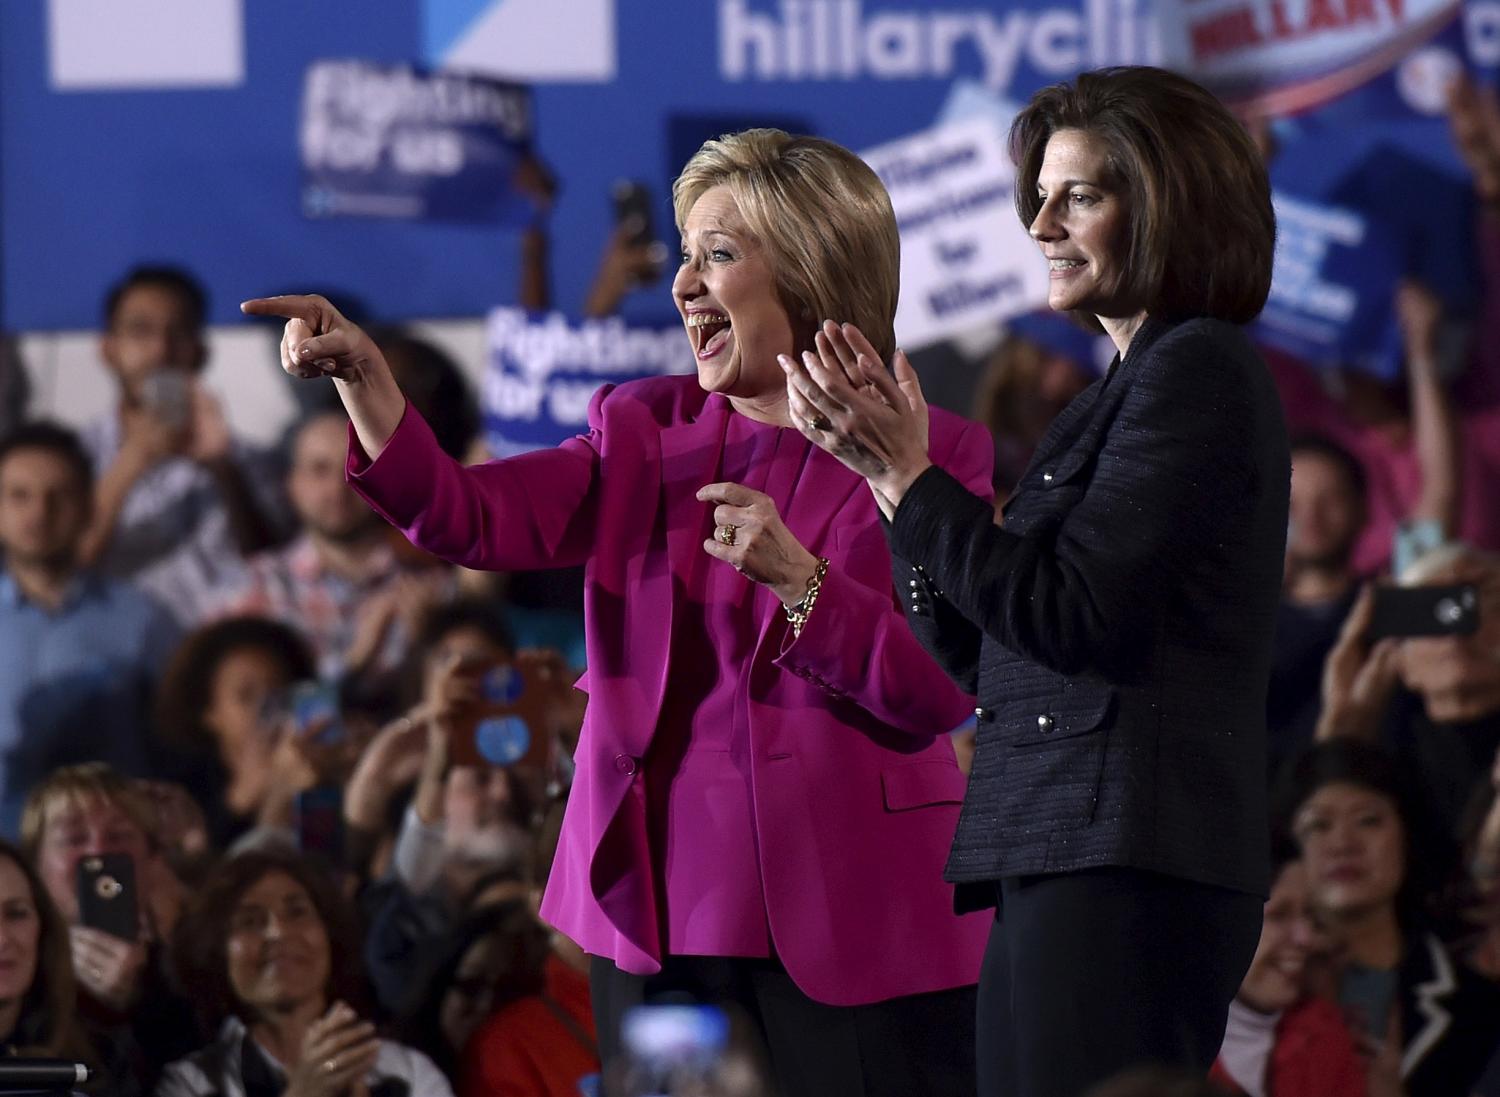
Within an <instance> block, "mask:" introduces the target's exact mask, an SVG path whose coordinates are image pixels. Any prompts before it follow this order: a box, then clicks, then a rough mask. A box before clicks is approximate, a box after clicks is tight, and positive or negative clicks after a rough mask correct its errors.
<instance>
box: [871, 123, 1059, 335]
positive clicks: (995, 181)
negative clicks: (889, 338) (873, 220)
mask: <svg viewBox="0 0 1500 1097" xmlns="http://www.w3.org/2000/svg"><path fill="white" fill-rule="evenodd" d="M863 156H864V159H865V162H866V163H868V164H869V165H870V166H871V167H872V168H874V169H875V173H876V174H877V175H879V176H880V179H881V181H882V182H883V183H885V186H886V189H887V190H888V191H889V192H890V195H891V204H892V206H894V207H895V211H896V224H897V226H898V227H899V228H900V230H901V299H900V304H899V305H898V306H897V309H896V338H897V340H898V341H899V342H900V343H901V344H902V345H903V346H905V347H907V348H915V347H921V346H925V345H927V344H929V343H934V342H937V341H938V340H939V339H943V338H946V337H948V336H950V335H957V334H960V333H962V332H965V331H972V330H973V329H974V328H976V327H979V326H982V325H985V324H994V323H997V322H998V321H1001V320H1004V319H1006V318H1007V317H1010V316H1015V315H1017V314H1019V313H1022V312H1026V311H1028V310H1030V309H1033V308H1035V307H1037V306H1038V305H1039V304H1042V303H1044V302H1045V301H1046V299H1047V267H1046V264H1045V263H1044V262H1043V261H1042V257H1041V255H1040V254H1039V253H1038V252H1037V248H1036V245H1035V244H1034V243H1033V242H1032V241H1031V239H1030V238H1029V237H1028V236H1027V235H1026V231H1025V229H1023V228H1022V227H1021V224H1020V222H1019V221H1018V220H1017V218H1016V210H1015V170H1014V168H1012V167H1011V163H1010V158H1009V156H1007V155H1006V151H1005V141H1004V138H1003V137H1002V131H1001V130H1000V128H999V127H998V126H996V125H995V122H994V120H993V119H992V118H988V117H984V116H976V117H972V118H967V119H964V120H961V121H957V122H954V123H951V124H948V125H943V126H939V127H937V128H935V129H931V130H928V131H926V132H923V133H919V134H916V135H914V136H912V137H907V138H904V139H902V140H900V141H893V142H891V143H890V144H887V145H881V146H880V147H878V148H875V149H870V150H868V151H867V152H865V153H863Z"/></svg>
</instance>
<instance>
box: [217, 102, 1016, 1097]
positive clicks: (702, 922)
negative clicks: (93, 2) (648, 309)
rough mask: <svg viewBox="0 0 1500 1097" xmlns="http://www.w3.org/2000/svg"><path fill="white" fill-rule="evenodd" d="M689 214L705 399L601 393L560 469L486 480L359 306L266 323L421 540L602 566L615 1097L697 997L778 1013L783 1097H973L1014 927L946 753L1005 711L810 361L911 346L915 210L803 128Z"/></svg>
mask: <svg viewBox="0 0 1500 1097" xmlns="http://www.w3.org/2000/svg"><path fill="white" fill-rule="evenodd" d="M674 201H675V205H676V210H677V219H678V224H679V227H680V229H681V231H682V236H683V250H682V265H681V267H680V269H679V270H678V273H677V276H676V278H675V280H674V282H673V287H672V293H673V298H674V300H675V302H676V304H677V306H678V309H679V311H680V312H681V314H682V317H683V322H684V325H685V328H686V332H687V336H688V338H689V339H690V340H691V341H692V345H693V350H694V354H695V356H696V358H697V363H698V369H697V377H696V379H694V378H691V377H662V378H655V379H651V380H646V381H638V382H632V383H629V384H624V385H619V386H605V387H603V388H601V389H600V391H599V392H598V393H597V394H596V395H595V397H594V400H593V402H592V404H591V405H590V408H589V432H588V433H587V434H584V435H580V436H579V437H576V438H573V439H571V440H569V441H567V442H565V443H563V444H562V445H561V446H559V447H557V448H556V449H553V450H546V451H541V452H536V453H530V454H525V455H522V456H519V457H513V458H509V459H507V460H503V461H496V462H492V463H489V464H486V465H481V466H476V467H474V468H464V467H462V466H460V465H458V464H456V463H455V462H453V461H452V460H450V459H448V458H447V457H445V456H444V455H443V454H442V453H441V452H440V450H439V449H438V447H437V445H436V443H435V442H434V441H433V438H432V435H431V433H430V431H429V430H428V428H427V425H426V424H425V423H423V422H422V420H421V419H420V417H419V416H417V415H416V413H415V412H413V411H412V410H411V409H410V408H409V407H408V406H407V404H406V401H405V399H404V397H403V396H402V395H401V393H400V390H399V389H398V388H397V387H396V384H395V382H394V380H393V379H392V378H391V374H390V371H389V369H388V368H387V366H386V364H385V362H384V361H383V360H382V359H381V357H380V354H379V352H378V351H377V350H376V348H375V347H374V346H373V345H372V344H371V343H370V341H369V339H368V338H367V337H366V336H365V335H364V333H363V332H361V331H360V330H359V329H358V328H357V327H355V326H354V325H352V324H350V323H349V322H348V321H347V320H345V319H344V318H343V317H342V316H340V315H339V314H338V312H337V311H336V310H335V309H334V308H333V307H332V306H331V305H330V304H329V303H328V302H327V301H325V300H323V299H322V298H318V297H282V298H271V299H265V300H259V301H252V302H247V303H246V305H245V306H244V308H245V311H247V312H251V313H257V314H274V315H279V316H285V317H288V318H289V323H288V324H287V326H286V332H285V337H284V339H283V342H282V360H283V365H284V366H285V367H286V369H287V370H288V371H290V372H292V373H294V374H297V375H299V376H308V377H315V376H324V375H331V376H332V377H334V379H335V382H336V384H337V386H338V389H339V392H340V395H341V396H342V398H343V400H344V404H345V407H346V408H347V409H348V411H349V414H350V418H351V420H352V423H351V436H350V453H349V468H348V472H349V477H350V479H351V481H352V482H353V483H354V485H355V486H356V488H357V489H358V490H359V491H360V492H361V493H362V494H364V496H365V497H366V498H367V499H369V500H370V502H371V503H372V505H374V506H375V507H376V509H377V510H379V511H380V513H381V514H383V515H384V516H385V517H386V518H387V519H388V520H389V521H390V522H392V523H393V524H394V525H396V526H398V527H400V528H401V529H402V530H404V531H405V532H406V534H407V536H408V537H409V538H410V539H411V540H412V541H413V542H414V543H415V544H417V545H420V546H421V547H422V548H424V549H427V550H428V551H430V552H433V553H435V554H437V555H439V556H441V557H443V558H445V559H448V560H451V561H453V562H455V563H458V564H462V565H464V566H465V567H470V568H484V569H507V570H510V569H527V568H543V567H560V566H567V565H575V564H580V563H581V564H583V565H585V568H586V577H587V578H586V595H585V612H586V622H587V648H588V673H587V674H586V675H585V676H584V679H583V680H581V681H580V682H579V688H580V689H583V690H585V691H586V692H587V693H588V695H589V703H588V710H587V715H586V717H585V719H584V725H583V733H582V736H581V739H580V742H579V747H578V753H577V759H576V760H577V774H576V777H575V781H574V786H573V792H572V796H571V799H570V801H569V804H568V809H567V814H566V817H565V819H564V822H563V831H562V838H561V844H560V846H559V849H558V853H557V858H556V862H555V864H554V866H553V869H552V874H551V877H550V879H549V880H548V882H547V889H546V895H545V898H544V900H543V903H542V915H543V917H544V918H545V919H546V920H547V921H549V922H550V923H551V924H552V925H554V926H556V927H557V928H558V929H559V930H561V931H562V932H563V933H565V934H567V935H568V936H569V937H571V938H572V939H573V940H575V941H576V942H577V943H578V944H579V945H581V946H582V947H583V949H584V950H585V951H587V952H588V953H589V954H590V955H591V956H592V957H594V960H593V967H592V971H591V983H592V992H593V997H594V1003H595V1011H596V1019H597V1021H598V1028H599V1035H600V1043H601V1050H602V1053H603V1056H604V1059H605V1063H606V1077H607V1076H608V1067H609V1064H610V1062H611V1060H612V1059H614V1057H615V1055H616V1049H617V1048H618V1022H619V1018H620V1015H621V1014H622V1012H623V1011H624V1010H625V1009H626V1008H628V1007H629V1006H630V1005H631V1004H634V1003H639V1002H643V1001H651V1000H653V999H656V998H659V997H662V996H674V997H676V998H678V999H679V1000H680V998H681V996H684V995H686V996H688V997H691V998H693V999H696V1000H701V1001H716V1002H723V1003H732V1004H735V1005H738V1006H740V1007H742V1008H743V1009H744V1010H745V1012H746V1013H747V1014H748V1015H749V1016H750V1018H751V1019H752V1020H753V1021H754V1022H755V1023H756V1025H757V1027H758V1029H759V1031H760V1033H761V1034H762V1035H763V1036H764V1038H765V1040H766V1045H767V1048H768V1050H769V1052H770V1060H771V1064H772V1069H773V1072H774V1073H775V1075H776V1078H777V1083H778V1087H779V1089H780V1091H781V1092H783V1093H786V1094H804V1093H805V1094H817V1095H819V1097H829V1095H835V1094H875V1093H890V1094H903V1095H907V1094H915V1093H921V1094H924V1095H934V1094H948V1093H953V1094H961V1093H962V1094H967V1093H970V1092H972V1089H973V1080H972V1067H971V1065H970V1060H971V1059H972V1052H971V1049H970V1047H969V1046H968V1044H969V1041H970V1040H971V1039H972V1033H973V1018H972V1002H973V999H972V987H971V984H973V983H974V981H975V979H976V978H977V975H978V971H979V964H980V959H981V954H982V951H983V948H984V942H985V938H986V934H987V931H988V924H987V920H986V919H985V918H983V917H968V918H959V917H957V916H955V914H954V913H953V906H952V893H951V891H950V889H949V888H948V887H946V886H945V885H944V884H943V882H942V865H943V859H944V856H945V854H946V851H947V847H948V844H949V842H950V841H951V839H952V837H953V830H954V826H955V822H956V820H957V816H958V804H959V802H960V801H961V800H962V799H963V793H964V780H963V776H962V774H961V773H960V772H959V769H958V767H957V764H956V763H955V761H954V755H953V749H952V747H951V745H950V743H949V739H948V736H947V735H946V732H948V731H949V730H951V729H952V728H954V727H955V726H956V725H958V724H959V723H960V722H961V721H962V720H963V719H964V717H965V715H966V713H967V711H968V710H969V708H970V706H971V705H972V703H973V702H972V700H971V699H970V698H968V697H966V696H965V695H964V694H963V693H961V692H960V691H959V690H958V688H957V687H956V686H954V685H953V684H952V683H951V681H950V680H949V679H948V678H947V676H946V675H944V674H943V672H942V671H941V670H940V669H939V668H938V666H937V664H936V663H935V662H934V661H933V660H932V658H931V657H930V656H929V655H927V654H926V652H925V651H924V650H923V649H922V648H921V646H920V645H919V644H918V643H917V641H916V639H915V637H914V636H913V635H912V633H911V631H910V629H909V628H908V627H907V625H906V622H905V619H904V616H903V612H902V607H901V604H900V599H901V598H903V597H906V596H907V595H906V593H905V592H902V593H899V594H898V592H895V591H893V589H892V585H891V578H890V576H891V561H890V556H889V553H888V550H887V548H886V541H885V537H884V535H883V533H882V531H881V528H880V523H879V515H878V512H877V509H876V505H875V500H874V498H873V496H872V495H871V493H870V491H869V489H868V488H867V487H866V486H865V484H864V481H863V479H862V478H861V477H860V476H858V475H856V474H855V473H853V472H850V471H849V470H848V469H846V468H845V467H844V466H843V465H841V464H840V463H839V461H837V460H836V459H835V458H833V457H831V456H829V455H828V454H826V453H824V452H822V451H821V450H820V449H818V448H817V447H816V446H814V445H812V444H810V443H809V442H808V441H807V440H806V439H804V438H803V437H802V435H801V434H800V433H799V432H798V431H797V430H795V429H793V425H792V423H791V420H790V418H789V413H788V410H787V403H786V386H785V379H784V377H783V374H782V372H781V368H780V366H779V365H778V364H777V355H778V354H782V353H794V352H800V351H801V350H805V349H812V348H813V347H814V346H815V338H821V336H818V335H817V334H816V333H817V324H818V321H819V319H820V318H822V317H827V316H850V317H853V318H856V320H857V322H858V323H859V324H860V326H861V328H862V329H863V330H865V331H873V332H876V333H877V336H876V339H877V341H878V342H880V343H881V344H883V345H881V347H880V350H881V351H882V357H883V358H888V357H889V355H890V353H891V352H892V351H893V350H894V342H895V339H894V334H893V331H892V318H893V316H894V314H895V306H896V289H897V266H898V262H897V260H898V244H897V235H896V223H895V218H894V215H893V214H892V211H891V206H890V201H889V198H888V197H887V195H886V193H885V189H884V187H883V186H882V185H881V183H880V181H879V179H878V178H877V177H876V176H875V175H874V173H873V172H871V171H870V169H869V168H868V167H866V166H865V164H864V163H863V162H861V161H860V160H859V159H858V158H856V157H855V156H853V155H852V154H850V153H849V152H848V151H846V150H844V149H842V148H840V147H839V146H837V145H833V144H831V143H829V142H826V141H822V140H818V139H815V138H807V137H790V136H788V135H786V134H784V133H780V132H779V131H774V130H751V131H747V132H745V133H741V134H736V135H734V136H730V137H725V138H722V139H720V140H718V141H710V142H708V143H707V144H706V145H704V147H703V148H702V149H701V150H700V151H699V152H698V153H697V154H696V155H695V156H694V157H693V159H692V160H691V161H690V162H689V163H688V165H687V167H686V169H685V170H684V171H683V174H682V176H681V177H680V178H679V179H678V181H677V184H676V186H675V188H674ZM695 381H696V383H695ZM931 447H932V452H933V455H934V459H935V460H936V461H937V462H938V463H940V464H942V465H944V466H945V467H947V468H948V469H949V470H950V471H951V472H952V473H953V474H954V475H955V476H957V477H958V478H959V479H960V480H962V481H963V482H964V483H965V484H967V485H969V487H970V488H971V490H973V491H976V492H982V491H985V490H987V489H988V485H989V475H990V463H991V455H992V446H991V442H990V439H989V437H988V435H987V434H986V433H985V432H984V430H983V428H982V427H980V426H979V425H977V424H974V423H966V422H964V421H963V420H960V419H958V418H956V417H953V416H949V415H945V414H943V413H941V412H934V413H933V415H932V425H931Z"/></svg>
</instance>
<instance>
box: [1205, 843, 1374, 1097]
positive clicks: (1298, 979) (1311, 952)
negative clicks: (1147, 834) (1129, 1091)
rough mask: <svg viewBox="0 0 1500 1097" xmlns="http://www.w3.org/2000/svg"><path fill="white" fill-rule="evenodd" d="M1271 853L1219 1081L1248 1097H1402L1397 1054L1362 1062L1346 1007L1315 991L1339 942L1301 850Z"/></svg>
mask: <svg viewBox="0 0 1500 1097" xmlns="http://www.w3.org/2000/svg"><path fill="white" fill-rule="evenodd" d="M1273 854H1274V856H1273V861H1274V862H1275V863H1274V864H1273V866H1272V873H1273V878H1272V883H1271V897H1270V898H1269V899H1267V900H1266V906H1265V917H1264V920H1263V921H1262V923H1261V929H1260V943H1259V944H1258V945H1257V946H1256V948H1255V956H1254V957H1253V958H1252V959H1251V961H1250V970H1249V971H1247V972H1245V980H1244V982H1242V983H1241V984H1240V990H1239V993H1238V994H1236V995H1235V998H1234V1001H1233V1002H1232V1003H1230V1006H1229V1023H1228V1026H1227V1028H1226V1029H1225V1032H1224V1046H1223V1047H1222V1048H1220V1050H1219V1057H1218V1059H1217V1060H1215V1062H1214V1069H1213V1073H1212V1077H1213V1079H1214V1081H1215V1082H1217V1083H1218V1084H1219V1085H1221V1086H1223V1087H1225V1088H1226V1089H1228V1090H1229V1092H1231V1093H1235V1094H1241V1095H1244V1097H1367V1094H1368V1095H1379V1097H1400V1093H1401V1088H1400V1086H1401V1075H1400V1054H1399V1048H1395V1047H1392V1046H1389V1045H1385V1044H1383V1043H1381V1044H1379V1045H1378V1047H1376V1049H1375V1053H1374V1054H1372V1055H1371V1056H1370V1057H1369V1058H1368V1059H1365V1058H1362V1057H1361V1054H1360V1050H1361V1049H1360V1046H1359V1045H1358V1044H1357V1043H1356V1041H1355V1038H1354V1036H1353V1034H1352V1033H1351V1032H1350V1030H1349V1027H1348V1024H1347V1023H1346V1022H1345V1019H1344V1016H1343V1014H1342V1013H1341V1012H1340V1010H1339V1007H1338V1004H1337V1003H1336V1002H1335V1001H1334V1000H1333V999H1332V998H1331V997H1329V996H1327V995H1324V994H1320V993H1316V992H1311V990H1310V988H1311V986H1312V985H1313V984H1321V983H1323V982H1326V979H1324V978H1322V976H1323V973H1324V968H1325V967H1326V964H1327V961H1328V953H1329V950H1330V948H1331V947H1332V942H1331V939H1330V938H1329V937H1328V936H1327V935H1326V934H1325V933H1323V932H1322V930H1321V929H1320V928H1319V927H1318V925H1317V923H1316V921H1315V919H1314V914H1313V909H1312V905H1311V903H1312V896H1311V894H1310V892H1309V889H1308V880H1307V867H1306V866H1305V865H1304V864H1303V863H1302V861H1301V859H1300V856H1299V854H1298V852H1297V850H1296V848H1295V847H1294V846H1291V844H1290V843H1289V842H1287V841H1281V842H1278V843H1276V844H1275V848H1274V849H1273ZM1318 989H1322V988H1321V986H1319V988H1318ZM1367 1043H1373V1042H1367ZM1367 1063H1368V1069H1367ZM1367 1074H1368V1075H1369V1077H1368V1079H1367V1077H1366V1076H1367Z"/></svg>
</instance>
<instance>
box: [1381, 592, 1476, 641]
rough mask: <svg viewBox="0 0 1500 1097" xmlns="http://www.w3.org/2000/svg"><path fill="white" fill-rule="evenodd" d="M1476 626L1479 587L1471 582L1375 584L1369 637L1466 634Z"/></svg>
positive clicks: (1474, 629) (1473, 630)
mask: <svg viewBox="0 0 1500 1097" xmlns="http://www.w3.org/2000/svg"><path fill="white" fill-rule="evenodd" d="M1478 628H1479V590H1478V588H1476V587H1475V586H1474V584H1472V583H1450V584H1447V585H1442V586H1429V587H1376V588H1375V606H1374V610H1373V612H1372V614H1371V616H1370V639H1371V640H1380V639H1384V638H1385V637H1388V636H1451V635H1468V634H1470V633H1472V632H1475V631H1476V630H1477V629H1478Z"/></svg>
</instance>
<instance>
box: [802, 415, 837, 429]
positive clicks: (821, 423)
mask: <svg viewBox="0 0 1500 1097" xmlns="http://www.w3.org/2000/svg"><path fill="white" fill-rule="evenodd" d="M807 425H808V426H810V427H811V428H812V429H813V430H832V429H833V421H832V420H830V419H829V418H828V416H826V415H814V416H813V417H812V418H811V419H809V420H808V421H807Z"/></svg>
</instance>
